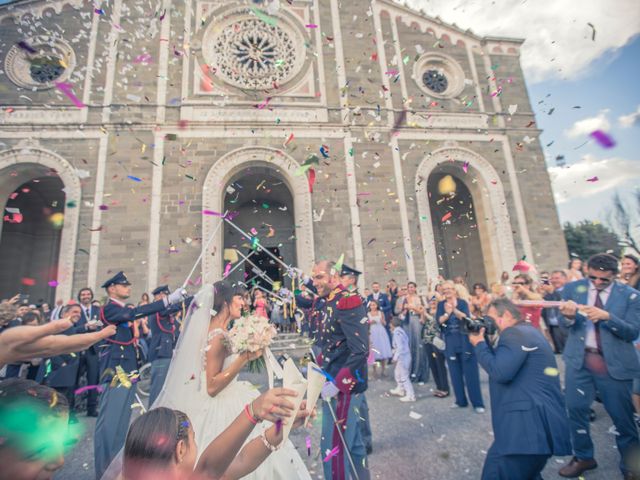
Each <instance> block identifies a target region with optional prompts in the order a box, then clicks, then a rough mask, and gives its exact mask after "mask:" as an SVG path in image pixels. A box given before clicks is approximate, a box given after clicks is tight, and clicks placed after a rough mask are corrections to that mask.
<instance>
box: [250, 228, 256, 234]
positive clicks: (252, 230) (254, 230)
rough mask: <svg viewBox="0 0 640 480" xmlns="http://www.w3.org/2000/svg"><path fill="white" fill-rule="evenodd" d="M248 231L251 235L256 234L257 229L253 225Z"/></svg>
mask: <svg viewBox="0 0 640 480" xmlns="http://www.w3.org/2000/svg"><path fill="white" fill-rule="evenodd" d="M250 231H251V235H257V234H258V230H256V229H255V227H254V228H252V229H251V230H250Z"/></svg>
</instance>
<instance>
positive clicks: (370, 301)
mask: <svg viewBox="0 0 640 480" xmlns="http://www.w3.org/2000/svg"><path fill="white" fill-rule="evenodd" d="M374 303H375V304H376V307H378V310H380V305H379V304H378V302H376V301H375V300H369V304H368V305H367V310H370V309H371V305H372V304H374Z"/></svg>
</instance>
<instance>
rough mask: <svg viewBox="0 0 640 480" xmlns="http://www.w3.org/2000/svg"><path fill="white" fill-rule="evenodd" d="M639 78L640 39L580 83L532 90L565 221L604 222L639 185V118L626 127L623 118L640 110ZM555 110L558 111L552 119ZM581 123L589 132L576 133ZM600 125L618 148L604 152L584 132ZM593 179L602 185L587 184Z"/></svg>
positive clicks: (535, 86) (612, 54)
mask: <svg viewBox="0 0 640 480" xmlns="http://www.w3.org/2000/svg"><path fill="white" fill-rule="evenodd" d="M639 78H640V36H636V37H635V38H634V39H633V40H632V41H631V42H630V43H629V44H628V45H627V46H625V47H623V48H621V49H619V50H617V51H615V52H610V53H608V54H605V55H603V56H602V57H600V58H599V59H597V60H596V61H595V62H594V63H593V65H592V66H591V67H590V68H589V69H588V71H587V72H585V73H584V74H582V75H580V76H579V78H577V79H574V80H557V79H554V80H549V81H544V82H541V83H536V84H533V85H531V86H529V94H530V97H531V101H532V103H533V106H534V109H535V111H536V117H537V121H538V125H539V126H540V128H542V129H543V130H544V133H543V134H542V137H541V140H542V144H543V148H544V150H545V154H546V157H547V165H548V166H549V167H551V169H550V173H551V174H552V176H553V177H554V178H555V181H554V185H555V192H556V200H557V201H558V210H559V213H560V217H561V219H562V220H563V221H576V220H581V219H600V220H605V219H606V213H607V211H608V209H609V208H610V205H611V197H612V196H613V195H614V193H615V192H620V193H621V194H622V195H627V196H628V194H629V193H630V192H631V191H632V190H633V189H634V188H637V187H638V184H640V151H639V147H640V120H636V124H635V125H633V126H627V127H624V126H622V125H621V124H620V120H619V118H620V117H622V116H625V115H629V114H631V113H633V112H637V109H638V107H639V106H640V92H639V89H638V79H639ZM547 95H549V96H548V97H547ZM540 101H543V103H541V104H539V103H538V102H540ZM574 106H580V107H581V108H580V109H576V108H573V107H574ZM551 108H554V109H555V110H554V111H553V113H552V114H551V115H549V114H548V112H549V111H550V109H551ZM585 119H592V121H590V122H589V121H585ZM580 121H583V123H582V125H584V128H580V127H578V128H575V129H574V131H573V132H572V131H571V130H572V127H574V126H575V125H576V122H580ZM607 124H608V128H607ZM596 126H599V127H600V128H603V129H604V130H608V131H609V134H610V135H611V136H612V137H613V138H614V140H615V141H616V146H615V147H614V148H612V149H604V148H602V147H600V146H599V145H598V144H596V143H595V142H593V141H589V137H588V134H586V133H581V132H582V131H584V130H585V128H586V129H587V130H588V129H591V128H594V127H596ZM572 133H573V136H571V134H572ZM551 142H553V145H551V146H550V147H546V145H547V144H549V143H551ZM585 142H588V143H586V144H585ZM558 155H564V157H565V160H566V165H567V166H566V167H564V168H557V167H556V160H555V159H556V156H558ZM554 167H555V168H554ZM572 169H575V172H572ZM594 176H597V177H598V181H597V182H587V181H586V179H587V178H593V177H594Z"/></svg>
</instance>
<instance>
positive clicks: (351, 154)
mask: <svg viewBox="0 0 640 480" xmlns="http://www.w3.org/2000/svg"><path fill="white" fill-rule="evenodd" d="M354 151H355V150H354V149H353V148H350V149H349V155H350V156H352V157H353V152H354Z"/></svg>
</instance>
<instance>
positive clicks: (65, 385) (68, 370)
mask: <svg viewBox="0 0 640 480" xmlns="http://www.w3.org/2000/svg"><path fill="white" fill-rule="evenodd" d="M60 315H61V318H62V319H63V320H69V321H71V323H72V326H71V327H69V328H68V329H67V330H65V331H64V332H62V334H61V335H75V334H77V333H85V332H86V330H85V328H84V326H81V325H79V321H80V316H81V309H80V305H78V304H77V303H73V304H70V305H66V306H65V307H64V308H63V309H62V312H61V314H60ZM79 367H80V353H68V354H64V355H57V356H55V357H51V358H49V359H47V361H46V362H45V363H44V364H42V365H41V369H40V370H41V373H42V374H43V375H44V384H45V385H48V386H49V387H52V388H55V389H56V390H57V391H58V393H60V394H61V395H64V396H65V397H66V399H67V402H68V404H69V413H70V416H71V420H72V422H75V421H76V420H75V417H74V414H73V407H74V404H75V393H74V392H75V389H76V379H77V378H78V368H79ZM38 376H40V373H39V375H38Z"/></svg>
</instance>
